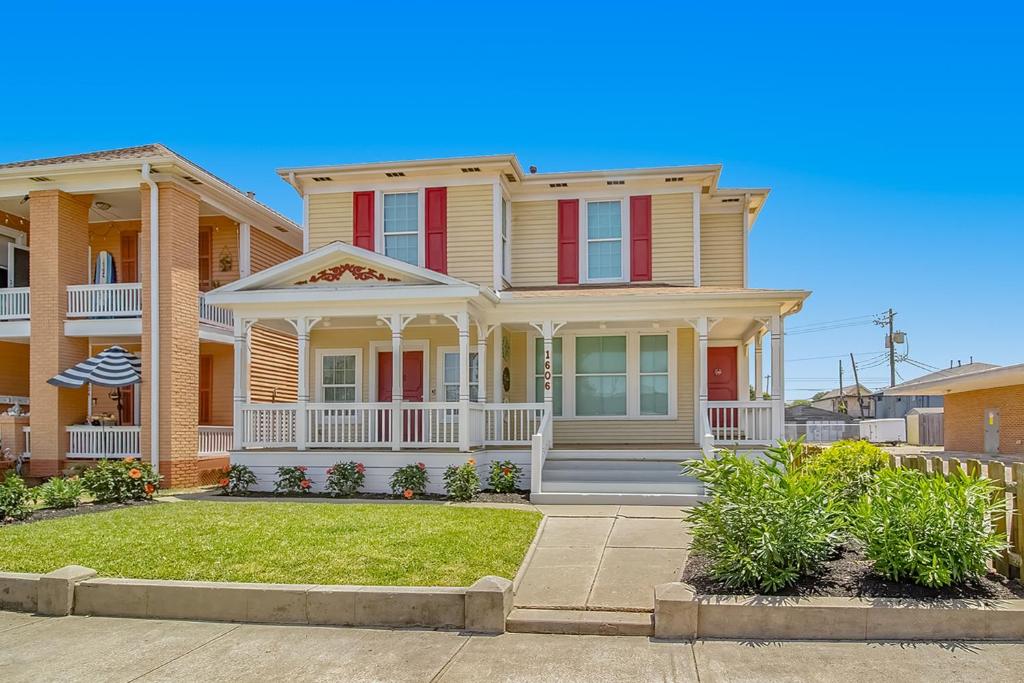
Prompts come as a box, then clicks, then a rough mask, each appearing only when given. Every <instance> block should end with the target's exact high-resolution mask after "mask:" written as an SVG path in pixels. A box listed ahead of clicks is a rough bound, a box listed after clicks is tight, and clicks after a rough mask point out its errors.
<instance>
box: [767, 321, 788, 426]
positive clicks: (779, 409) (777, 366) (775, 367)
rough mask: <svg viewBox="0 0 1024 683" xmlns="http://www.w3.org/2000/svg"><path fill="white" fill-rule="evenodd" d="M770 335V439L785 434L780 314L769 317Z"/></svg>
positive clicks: (782, 331)
mask: <svg viewBox="0 0 1024 683" xmlns="http://www.w3.org/2000/svg"><path fill="white" fill-rule="evenodd" d="M769 329H770V330H771V335H772V440H777V439H781V438H783V437H784V436H785V422H786V404H785V394H784V393H783V392H784V391H785V386H786V382H785V377H784V374H785V373H784V372H783V368H782V365H783V362H784V359H785V355H784V353H783V339H782V338H783V336H784V334H785V332H784V328H783V321H782V316H780V315H773V316H772V317H771V322H770V328H769Z"/></svg>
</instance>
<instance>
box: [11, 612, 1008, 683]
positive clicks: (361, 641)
mask: <svg viewBox="0 0 1024 683" xmlns="http://www.w3.org/2000/svg"><path fill="white" fill-rule="evenodd" d="M0 639H2V643H3V645H2V646H0V681H4V682H5V683H20V682H21V681H40V680H44V681H58V680H59V681H72V682H73V681H90V682H92V681H104V682H107V681H110V682H120V681H200V680H201V681H278V680H281V681H284V680H287V681H323V680H336V681H416V682H418V681H423V682H428V681H431V682H441V683H453V682H457V681H488V682H489V683H501V682H503V681H573V682H581V683H588V682H590V681H595V682H600V681H608V682H614V683H621V682H623V681H698V680H699V681H702V682H704V683H708V682H712V681H737V680H742V681H779V680H786V681H825V682H827V681H841V682H843V683H852V682H856V681H878V680H898V681H935V680H948V681H957V680H1007V681H1009V680H1016V679H1017V677H1018V676H1019V675H1020V666H1019V665H1020V662H1021V661H1024V644H1021V643H985V644H965V643H941V644H922V643H891V644H884V643H828V642H824V643H811V642H762V643H750V642H747V643H739V642H732V641H709V642H697V643H695V644H690V643H675V642H658V641H653V640H650V639H648V638H641V637H615V636H559V635H536V634H515V633H509V634H505V635H502V636H491V637H487V636H469V635H463V634H460V633H454V632H438V631H412V630H409V631H388V630H366V629H348V628H329V627H315V626H260V625H239V624H221V623H198V622H188V621H150V620H143V619H114V618H104V617H61V618H51V617H36V616H32V615H27V614H18V613H12V612H0Z"/></svg>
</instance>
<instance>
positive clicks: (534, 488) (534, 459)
mask: <svg viewBox="0 0 1024 683" xmlns="http://www.w3.org/2000/svg"><path fill="white" fill-rule="evenodd" d="M553 434H554V428H553V427H552V424H551V413H549V412H548V411H547V410H546V409H545V410H544V417H543V418H542V419H541V422H540V427H539V428H538V429H537V433H536V434H534V435H533V437H532V438H531V443H530V492H531V493H540V492H541V482H542V481H543V479H544V462H545V461H546V460H547V457H548V451H549V450H550V449H551V444H552V442H553Z"/></svg>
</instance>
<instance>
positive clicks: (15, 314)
mask: <svg viewBox="0 0 1024 683" xmlns="http://www.w3.org/2000/svg"><path fill="white" fill-rule="evenodd" d="M28 319H29V296H28V287H9V288H7V289H0V320H28Z"/></svg>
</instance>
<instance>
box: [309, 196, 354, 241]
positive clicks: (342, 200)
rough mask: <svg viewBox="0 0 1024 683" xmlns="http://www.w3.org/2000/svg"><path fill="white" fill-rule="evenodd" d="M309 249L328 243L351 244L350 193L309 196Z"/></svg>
mask: <svg viewBox="0 0 1024 683" xmlns="http://www.w3.org/2000/svg"><path fill="white" fill-rule="evenodd" d="M307 211H308V213H307V220H308V223H309V224H308V225H307V226H306V228H307V229H308V230H309V248H310V249H316V248H317V247H322V246H323V245H325V244H328V243H330V242H348V243H349V244H351V243H352V193H351V192H339V193H337V194H312V195H309V206H308V209H307Z"/></svg>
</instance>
